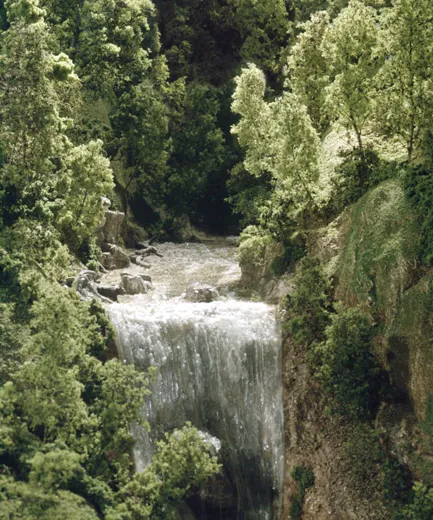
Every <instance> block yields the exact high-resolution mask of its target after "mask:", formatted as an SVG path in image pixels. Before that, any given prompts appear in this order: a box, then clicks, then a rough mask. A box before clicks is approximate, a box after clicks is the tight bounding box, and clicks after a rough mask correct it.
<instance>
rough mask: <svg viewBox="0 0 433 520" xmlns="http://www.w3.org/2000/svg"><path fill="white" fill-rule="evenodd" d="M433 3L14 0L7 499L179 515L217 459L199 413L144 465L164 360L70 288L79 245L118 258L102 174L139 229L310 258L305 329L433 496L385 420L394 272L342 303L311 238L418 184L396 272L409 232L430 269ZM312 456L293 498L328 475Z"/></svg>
mask: <svg viewBox="0 0 433 520" xmlns="http://www.w3.org/2000/svg"><path fill="white" fill-rule="evenodd" d="M432 20H433V4H432V2H431V0H390V1H380V0H376V1H375V0H370V1H367V0H365V1H364V0H350V1H347V0H308V1H307V0H263V1H261V2H257V1H255V0H206V1H205V0H156V1H155V3H152V1H151V0H123V1H120V0H5V1H3V0H0V385H1V386H0V429H1V435H0V501H1V502H2V506H1V508H2V509H0V518H11V517H12V518H13V517H20V518H28V519H31V518H47V519H48V518H56V517H57V516H59V514H60V513H59V511H61V515H62V516H65V517H66V518H71V519H75V518H83V519H84V518H89V519H91V518H107V519H111V520H115V519H120V518H122V519H124V520H126V519H133V518H154V519H157V518H161V519H162V518H171V517H172V516H171V515H173V514H174V511H175V509H176V505H177V503H178V501H179V500H181V499H183V498H184V497H185V496H186V495H188V493H190V492H191V491H193V490H194V488H195V487H197V486H199V485H200V484H201V483H203V482H204V481H205V480H206V479H207V478H208V477H209V476H211V475H212V474H214V473H215V472H216V471H217V469H218V465H217V462H216V460H215V459H214V458H212V457H211V456H210V454H209V453H208V451H207V449H206V446H205V445H204V443H203V441H202V440H201V438H200V437H199V435H198V433H197V432H196V431H195V430H194V428H192V427H191V426H189V425H187V426H186V427H185V428H184V429H183V430H182V431H181V432H177V433H176V434H174V435H173V436H171V437H168V438H167V439H166V440H163V441H162V442H161V444H160V446H159V449H158V451H157V454H156V455H155V458H154V462H153V464H152V465H151V466H149V467H148V468H147V469H146V471H145V472H144V473H142V474H140V475H135V476H134V474H133V464H132V461H131V449H132V446H133V440H132V438H131V436H130V432H129V424H130V423H131V422H134V421H139V420H140V419H139V408H140V405H141V402H142V399H143V396H144V395H145V394H146V392H147V387H148V384H149V380H150V378H151V377H152V374H151V373H149V374H145V375H143V374H139V373H137V372H135V371H134V369H133V368H132V367H130V366H128V365H123V364H121V363H118V362H117V361H116V360H115V359H110V357H111V356H110V354H109V349H108V345H109V342H110V341H111V339H112V331H111V329H110V326H109V324H108V323H107V321H106V318H105V316H104V313H103V311H102V309H101V308H100V307H98V305H96V304H95V303H92V304H88V303H85V302H81V301H80V300H79V299H78V297H77V296H76V295H75V294H74V293H73V292H72V291H71V290H69V289H67V288H65V287H64V283H65V281H66V279H67V277H68V276H69V275H70V273H71V271H72V270H73V269H72V268H73V264H74V262H75V261H76V259H77V258H79V259H80V260H81V261H83V262H84V263H86V264H87V265H89V266H91V267H95V265H97V260H98V259H99V255H100V251H99V249H98V247H97V246H96V244H95V238H94V236H95V230H96V228H97V226H98V224H99V222H100V220H101V217H102V212H103V208H102V204H101V203H100V200H101V197H102V196H108V197H110V198H111V199H112V200H113V201H114V205H115V207H117V208H118V209H121V210H123V211H124V212H125V213H126V215H127V219H128V230H129V233H130V234H133V232H134V231H133V230H134V229H135V228H134V222H135V223H138V224H140V225H141V226H143V227H145V228H146V230H147V232H148V233H149V234H151V235H153V234H159V235H160V236H161V237H163V236H166V237H170V238H180V237H181V236H182V232H183V230H184V228H186V227H187V226H188V224H189V223H190V222H191V223H192V224H194V225H195V226H198V227H201V228H204V229H205V230H208V231H212V232H221V233H222V232H228V231H242V230H243V232H242V235H241V241H240V261H241V265H242V267H244V269H248V267H250V268H251V266H252V269H253V270H254V269H255V270H259V272H260V273H261V274H262V275H263V276H264V277H266V276H270V277H271V276H274V275H278V276H280V275H282V274H284V273H286V272H287V271H288V270H289V271H293V270H294V269H295V266H297V267H296V269H295V276H294V285H295V290H294V292H293V293H292V294H291V295H290V296H289V297H287V298H286V300H285V303H284V307H285V310H286V320H285V321H286V323H285V331H286V332H287V333H288V334H289V335H290V336H291V338H292V340H293V341H295V342H296V343H297V344H299V345H302V346H303V348H305V351H306V352H307V353H308V359H309V364H310V369H311V371H312V373H313V375H314V377H315V380H316V381H317V382H318V384H319V385H320V388H321V389H322V391H323V393H324V395H325V396H326V399H328V403H329V410H330V413H336V414H339V415H341V416H343V417H344V418H345V420H348V421H350V422H351V423H352V424H353V425H354V428H355V431H356V432H357V433H356V435H355V437H356V436H357V437H358V438H359V439H364V441H365V443H364V444H365V446H369V447H370V448H371V449H370V454H371V458H370V462H371V460H372V459H374V461H373V462H372V466H374V467H377V465H379V466H380V467H381V470H380V471H381V474H382V476H383V482H384V500H387V501H390V502H391V503H393V504H395V510H396V511H397V512H396V515H397V518H401V519H406V518H407V519H409V518H416V519H423V518H431V517H432V515H433V498H432V494H433V491H432V489H433V488H432V486H433V481H431V480H428V479H427V478H424V475H426V474H427V473H426V472H424V473H422V472H419V473H418V474H417V475H411V474H410V472H409V471H408V469H407V468H406V466H404V465H402V464H401V463H400V462H399V461H398V460H397V459H396V458H395V457H394V456H393V455H392V454H390V453H388V452H387V451H386V450H385V449H383V447H382V446H381V445H380V442H379V439H378V436H377V434H376V432H375V429H374V420H375V417H376V416H377V413H378V410H379V408H380V406H381V404H382V403H384V402H390V401H392V400H394V399H396V395H397V394H396V390H395V389H393V387H392V383H393V382H392V380H391V379H392V378H390V376H389V374H388V373H386V372H385V371H384V370H383V368H382V367H381V363H380V360H379V359H378V358H377V356H376V353H375V337H376V336H377V335H378V334H379V333H380V331H381V328H382V327H384V322H385V315H386V312H387V311H386V309H384V304H383V302H384V300H385V299H384V297H383V290H382V288H381V287H376V286H375V283H372V284H370V285H369V289H368V295H367V296H368V306H366V305H364V306H362V305H358V306H357V305H356V304H354V305H353V306H352V307H350V306H348V305H344V304H343V303H341V302H338V301H336V297H335V292H334V287H333V284H332V281H331V280H330V279H329V276H328V274H327V273H326V272H325V271H324V269H323V266H322V265H320V261H319V260H318V259H316V258H314V257H313V255H312V253H311V248H310V247H309V246H308V244H309V243H310V244H311V236H313V234H314V231H315V230H317V229H319V228H320V227H322V226H326V225H327V224H329V223H330V222H331V221H332V220H333V219H335V218H336V217H338V216H339V215H341V214H344V213H345V212H347V210H348V208H349V207H352V208H355V209H354V210H353V211H354V212H355V216H354V222H355V223H356V222H359V220H362V218H363V215H364V213H363V212H365V208H366V207H368V208H369V209H370V208H371V206H368V204H371V202H370V201H369V199H368V196H369V194H372V193H375V194H376V195H375V196H377V197H378V198H382V199H383V198H387V197H388V198H389V199H391V198H392V197H391V195H392V194H393V195H395V194H396V193H397V192H398V193H400V192H401V193H403V198H404V201H401V200H399V206H398V207H399V208H408V207H411V208H412V210H413V212H414V213H415V214H416V216H417V222H416V223H413V222H412V221H410V222H408V223H407V228H405V229H406V231H407V235H410V236H403V237H398V240H397V239H396V240H394V242H393V243H389V244H387V247H386V251H384V253H383V255H382V257H381V258H382V259H384V264H385V268H384V271H389V272H390V271H391V270H392V263H393V262H396V261H397V260H396V259H397V258H398V255H399V253H400V249H401V248H402V247H404V248H405V249H407V250H408V251H409V250H410V252H411V255H412V256H411V261H413V262H414V263H417V265H418V266H419V272H418V273H417V276H421V275H422V274H424V273H425V272H427V270H428V269H429V268H430V267H431V265H432V262H433V260H432V259H433V231H432V229H433V228H432V225H431V221H432V215H431V213H432V209H431V208H432V207H433V190H432V181H431V179H432V169H433V138H432V131H431V121H432V116H433V66H432V63H433V24H432ZM384 181H386V182H388V184H386V182H384ZM375 189H376V190H377V191H376V192H375V191H374V190H375ZM398 190H400V191H398ZM395 198H396V199H397V198H398V197H397V196H396V195H395ZM353 205H354V206H353ZM357 218H358V220H356V219H357ZM399 218H400V215H394V219H399ZM406 220H407V221H409V219H406ZM391 227H392V222H391V221H390V220H386V219H383V220H380V218H379V219H378V222H374V223H373V224H372V225H371V228H372V233H377V236H379V231H382V230H385V231H386V230H389V229H390V228H391ZM355 231H356V230H355ZM355 231H354V232H355ZM372 236H374V237H376V235H373V234H372V235H370V237H366V241H368V240H369V239H370V240H373V239H372V238H371V237H372ZM376 242H377V240H376ZM402 244H403V245H402ZM373 246H374V247H376V248H379V249H380V248H381V244H377V243H376V244H375V245H373ZM374 247H372V248H373V249H374ZM399 248H400V249H399ZM275 251H277V254H274V252H275ZM350 253H351V252H350V251H349V252H348V253H347V256H344V255H343V256H342V257H341V259H340V261H341V262H343V263H344V262H346V263H347V264H349V261H350V258H349V257H350ZM352 256H353V255H352ZM376 256H378V255H376ZM303 257H304V258H303ZM301 259H302V260H301ZM363 261H364V264H365V270H366V271H368V276H370V275H371V276H372V277H374V276H375V275H376V274H377V273H375V271H374V267H373V262H372V261H371V258H369V257H368V255H367V254H364V256H363ZM339 269H340V271H339V272H340V275H341V276H340V279H343V278H344V276H348V275H346V274H345V272H344V266H343V267H341V266H339ZM355 281H356V282H357V283H358V282H359V283H358V288H359V291H361V290H364V289H363V287H362V280H360V279H357V278H356V277H355ZM381 291H382V292H381ZM346 303H347V302H346ZM358 303H359V302H358ZM428 417H429V415H428V414H427V419H426V425H427V426H425V428H427V430H428V424H429V422H428ZM430 419H431V418H430ZM431 433H432V432H431V429H430V430H428V431H427V433H425V432H424V433H423V435H424V437H423V438H424V439H425V438H427V439H428V438H429V437H431ZM364 441H363V442H364ZM425 442H427V441H425ZM361 448H362V447H361V446H360V443H359V442H358V443H356V442H355V441H353V442H352V441H351V440H348V441H347V449H348V452H351V453H358V454H359V450H360V449H361ZM357 450H358V451H357ZM355 458H356V457H355ZM361 459H362V457H361ZM362 460H364V459H362ZM167 468H169V469H170V471H168V470H167ZM366 468H367V469H368V462H365V464H364V463H363V464H362V467H361V468H358V469H359V472H358V473H359V474H363V472H364V473H365V471H367V469H366ZM298 469H299V471H297V472H296V474H294V475H293V478H294V479H295V480H296V481H298V483H299V488H298V493H297V495H296V496H294V499H293V511H292V517H293V518H298V517H299V516H300V515H301V512H302V501H303V497H304V494H305V492H306V490H307V489H308V488H309V487H311V486H313V485H314V475H313V474H312V473H311V470H310V469H309V468H303V467H300V468H298ZM354 471H357V468H356V465H354ZM414 476H415V477H417V478H418V479H424V482H419V483H416V484H415V485H414V487H413V491H411V489H410V488H411V486H412V480H413V477H414ZM3 504H5V505H3Z"/></svg>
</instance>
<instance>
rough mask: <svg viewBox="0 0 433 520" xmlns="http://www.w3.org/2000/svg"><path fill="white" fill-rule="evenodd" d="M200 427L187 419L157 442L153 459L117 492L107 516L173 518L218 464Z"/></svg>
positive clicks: (110, 518) (110, 519)
mask: <svg viewBox="0 0 433 520" xmlns="http://www.w3.org/2000/svg"><path fill="white" fill-rule="evenodd" d="M211 451H212V448H211V446H210V445H209V444H208V442H206V441H205V439H203V438H202V436H201V435H200V433H199V431H198V430H197V429H196V428H194V427H192V426H191V424H190V423H187V424H186V425H185V427H184V428H182V429H180V430H175V431H174V432H173V433H172V434H171V435H168V434H167V435H166V437H165V439H163V440H161V441H160V442H159V443H158V444H157V450H156V453H155V455H154V457H153V459H152V463H151V464H150V465H149V466H147V467H146V468H145V470H144V471H143V472H142V473H136V474H135V475H134V478H133V479H132V480H131V482H130V483H128V484H127V485H126V486H125V487H123V488H122V489H121V490H120V491H119V493H118V500H119V505H118V506H117V507H116V508H115V509H114V510H113V511H111V512H110V513H109V514H108V515H107V517H106V518H107V520H117V519H119V518H122V519H125V520H135V519H139V518H142V519H144V520H148V519H149V520H150V519H152V520H174V519H175V518H176V516H177V508H178V507H179V504H180V503H181V502H182V501H183V500H184V499H185V498H187V497H188V496H190V494H191V493H192V492H193V491H194V490H195V489H197V488H198V487H199V486H200V485H203V484H205V483H206V481H207V480H208V479H209V478H210V477H212V476H214V475H215V474H216V473H217V472H218V470H219V469H220V466H219V464H218V462H217V458H216V457H215V456H213V455H212V453H211Z"/></svg>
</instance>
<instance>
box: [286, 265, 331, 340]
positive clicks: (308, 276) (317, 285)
mask: <svg viewBox="0 0 433 520" xmlns="http://www.w3.org/2000/svg"><path fill="white" fill-rule="evenodd" d="M294 284H295V287H296V289H295V292H294V293H293V294H292V295H288V296H287V297H286V299H285V301H284V307H285V309H286V311H287V317H286V320H285V323H284V329H285V330H286V331H287V332H288V333H289V334H290V335H291V336H292V337H293V339H294V341H295V342H296V343H298V344H301V343H303V344H309V343H311V342H313V341H322V340H323V339H324V332H325V328H326V326H327V325H328V324H329V313H330V311H331V310H332V308H331V303H330V300H331V297H330V283H329V281H328V279H327V278H326V276H325V274H324V273H323V270H322V268H321V267H320V264H319V262H318V260H316V259H314V258H311V257H305V258H303V259H302V260H301V261H300V263H299V266H298V268H297V270H296V274H295V277H294Z"/></svg>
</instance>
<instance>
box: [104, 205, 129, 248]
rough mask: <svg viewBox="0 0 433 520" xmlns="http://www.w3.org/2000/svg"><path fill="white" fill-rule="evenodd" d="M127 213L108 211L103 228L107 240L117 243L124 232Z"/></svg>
mask: <svg viewBox="0 0 433 520" xmlns="http://www.w3.org/2000/svg"><path fill="white" fill-rule="evenodd" d="M124 220H125V214H124V213H121V212H120V211H106V212H105V225H104V228H103V232H104V237H105V242H109V243H111V244H113V243H114V244H117V243H118V241H119V238H120V235H121V233H122V225H123V222H124Z"/></svg>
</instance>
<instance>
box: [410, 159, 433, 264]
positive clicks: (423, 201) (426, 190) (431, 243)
mask: <svg viewBox="0 0 433 520" xmlns="http://www.w3.org/2000/svg"><path fill="white" fill-rule="evenodd" d="M403 185H404V189H405V192H406V194H407V196H408V198H409V200H410V201H411V203H412V205H413V208H414V211H415V212H416V214H417V215H418V216H419V222H420V227H421V258H420V259H421V261H422V262H423V263H424V264H425V265H433V175H432V171H431V170H430V169H424V168H422V167H420V166H412V167H407V168H406V169H405V170H404V172H403Z"/></svg>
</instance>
